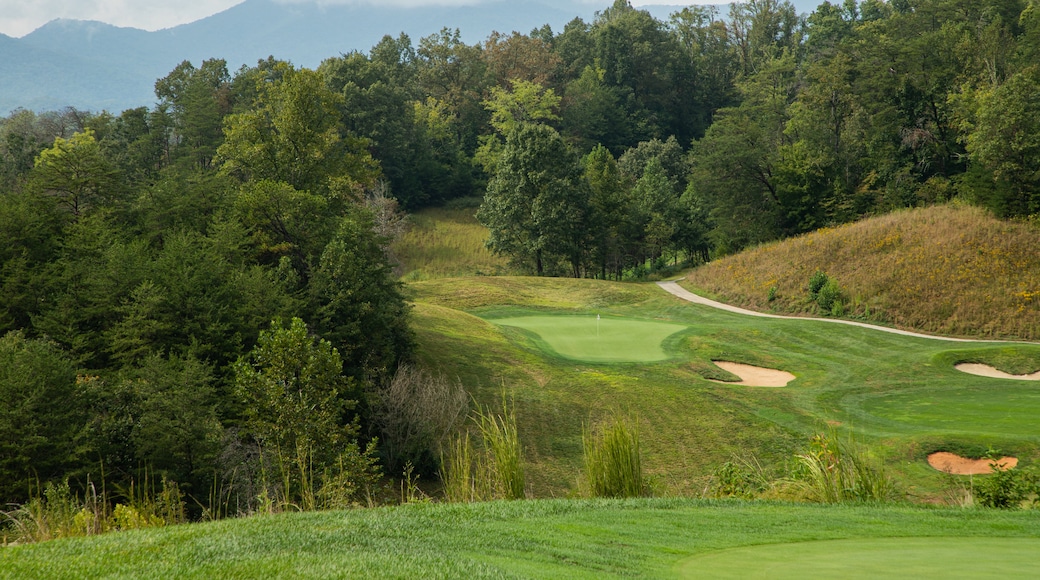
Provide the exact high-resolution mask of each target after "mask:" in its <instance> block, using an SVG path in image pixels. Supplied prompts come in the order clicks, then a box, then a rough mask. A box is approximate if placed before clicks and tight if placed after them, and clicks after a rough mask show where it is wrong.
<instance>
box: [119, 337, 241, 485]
mask: <svg viewBox="0 0 1040 580" xmlns="http://www.w3.org/2000/svg"><path fill="white" fill-rule="evenodd" d="M215 380H216V379H215V377H214V376H213V371H212V369H211V368H210V367H208V366H207V365H205V364H203V363H201V362H200V361H198V360H197V359H195V358H194V357H190V356H189V357H186V358H180V357H177V356H171V357H169V358H165V357H162V356H159V355H151V356H148V357H146V358H144V359H143V360H141V362H140V366H138V367H137V368H135V369H134V370H132V371H131V372H130V374H129V377H128V379H127V381H128V382H129V385H128V388H129V390H130V391H131V392H133V396H134V400H135V407H136V409H135V411H136V412H135V413H134V424H133V431H132V433H131V436H130V437H131V441H132V442H133V445H134V450H135V452H136V458H137V460H138V462H139V464H140V465H143V466H145V468H146V469H148V470H149V471H150V472H151V473H153V474H155V475H161V476H163V477H166V478H168V479H170V480H171V481H175V482H177V483H178V485H179V487H180V489H181V490H182V491H185V492H186V493H199V492H200V491H202V490H203V489H205V486H206V485H212V477H213V471H212V469H213V466H214V463H215V459H216V454H217V450H218V448H219V444H220V439H221V437H222V435H223V431H224V429H223V427H222V426H221V424H220V420H219V419H218V417H217V406H218V400H217V396H216V389H215V388H214V387H215Z"/></svg>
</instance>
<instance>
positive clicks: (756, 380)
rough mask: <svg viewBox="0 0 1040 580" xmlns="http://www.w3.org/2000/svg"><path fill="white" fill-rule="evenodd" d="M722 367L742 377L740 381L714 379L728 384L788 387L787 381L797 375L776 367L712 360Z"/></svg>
mask: <svg viewBox="0 0 1040 580" xmlns="http://www.w3.org/2000/svg"><path fill="white" fill-rule="evenodd" d="M711 362H713V363H715V365H716V366H718V367H719V368H720V369H722V370H724V371H727V372H730V373H733V374H735V375H737V376H738V377H740V382H738V383H734V382H726V381H714V380H713V381H712V382H713V383H723V384H726V385H745V386H748V387H786V386H787V383H789V382H791V381H793V380H794V379H795V376H794V375H792V374H791V373H789V372H785V371H778V370H775V369H764V368H762V367H754V366H751V365H745V364H741V363H735V362H729V361H724V360H714V361H711Z"/></svg>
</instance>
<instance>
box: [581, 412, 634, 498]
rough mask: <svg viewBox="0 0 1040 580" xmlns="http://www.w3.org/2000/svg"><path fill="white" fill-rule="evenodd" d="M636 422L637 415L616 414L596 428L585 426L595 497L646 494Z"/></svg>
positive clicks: (590, 487)
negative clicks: (621, 415)
mask: <svg viewBox="0 0 1040 580" xmlns="http://www.w3.org/2000/svg"><path fill="white" fill-rule="evenodd" d="M635 425H636V421H635V420H634V419H627V418H624V417H620V416H614V417H612V418H610V419H608V420H607V421H604V422H602V423H600V424H599V425H597V426H596V427H595V428H593V427H589V426H587V427H586V428H585V432H584V434H583V436H582V443H583V446H584V448H585V478H586V482H587V485H588V491H589V494H590V495H592V496H593V497H638V496H641V495H645V491H646V490H645V486H644V484H643V467H642V463H641V461H640V457H639V431H638V429H637V428H636V427H635Z"/></svg>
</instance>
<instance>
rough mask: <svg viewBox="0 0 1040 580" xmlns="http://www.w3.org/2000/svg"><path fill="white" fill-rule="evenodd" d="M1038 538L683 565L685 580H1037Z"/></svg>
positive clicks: (775, 553) (817, 548)
mask: <svg viewBox="0 0 1040 580" xmlns="http://www.w3.org/2000/svg"><path fill="white" fill-rule="evenodd" d="M1038 553H1040V539H1036V538H878V539H867V540H831V541H824V542H799V543H795V544H766V545H761V546H747V547H744V548H734V549H730V550H721V551H718V552H711V553H708V554H705V555H702V556H697V557H694V558H690V559H688V560H686V561H684V562H682V563H681V564H680V565H679V567H678V571H679V575H680V576H681V577H683V578H703V577H708V576H710V577H712V578H741V579H743V578H776V579H782V578H1027V577H1033V578H1035V577H1036V576H1037V574H1040V561H1038V560H1037V557H1036V555H1037V554H1038Z"/></svg>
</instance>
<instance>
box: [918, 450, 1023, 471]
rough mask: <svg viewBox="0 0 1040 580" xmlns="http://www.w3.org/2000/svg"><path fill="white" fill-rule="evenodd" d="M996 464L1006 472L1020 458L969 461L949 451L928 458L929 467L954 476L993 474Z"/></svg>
mask: <svg viewBox="0 0 1040 580" xmlns="http://www.w3.org/2000/svg"><path fill="white" fill-rule="evenodd" d="M994 462H995V463H996V464H997V469H999V470H1001V471H1006V470H1008V469H1012V468H1013V467H1015V466H1016V465H1018V458H1017V457H1001V458H1000V459H968V458H967V457H961V456H960V455H956V454H954V453H950V452H948V451H938V452H936V453H932V454H931V455H929V456H928V465H931V466H932V467H934V468H935V469H938V470H939V471H942V472H945V473H952V474H954V475H985V474H987V473H993V463H994Z"/></svg>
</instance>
